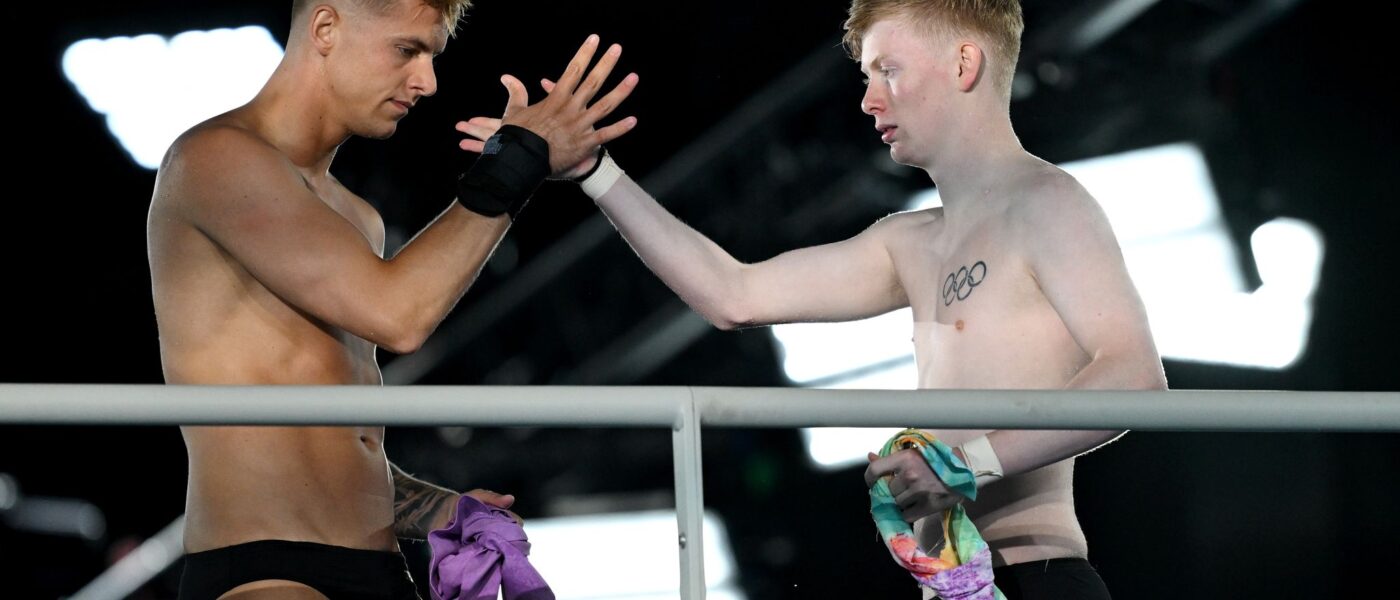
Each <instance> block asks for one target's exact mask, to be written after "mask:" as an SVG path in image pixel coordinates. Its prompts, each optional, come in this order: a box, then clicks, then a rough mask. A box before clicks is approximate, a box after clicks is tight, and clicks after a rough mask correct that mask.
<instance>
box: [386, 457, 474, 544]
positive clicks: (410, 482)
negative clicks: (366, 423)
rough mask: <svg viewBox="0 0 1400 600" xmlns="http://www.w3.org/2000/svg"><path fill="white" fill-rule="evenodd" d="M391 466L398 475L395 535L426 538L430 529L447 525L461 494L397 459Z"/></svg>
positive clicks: (391, 469) (396, 480)
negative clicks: (405, 467)
mask: <svg viewBox="0 0 1400 600" xmlns="http://www.w3.org/2000/svg"><path fill="white" fill-rule="evenodd" d="M389 470H390V472H391V473H392V474H393V477H394V534H395V535H397V536H399V537H405V538H413V539H426V538H427V537H428V533H429V532H431V531H433V530H434V529H441V528H443V527H446V526H447V522H448V521H450V520H451V519H452V513H453V511H455V510H456V507H457V499H458V498H459V497H460V494H458V493H457V492H454V491H452V490H449V489H446V488H441V487H438V486H435V485H432V484H430V483H427V482H424V481H420V480H418V479H414V478H413V477H411V476H409V475H408V474H407V473H404V472H403V470H402V469H400V468H398V466H396V465H394V464H393V463H390V464H389Z"/></svg>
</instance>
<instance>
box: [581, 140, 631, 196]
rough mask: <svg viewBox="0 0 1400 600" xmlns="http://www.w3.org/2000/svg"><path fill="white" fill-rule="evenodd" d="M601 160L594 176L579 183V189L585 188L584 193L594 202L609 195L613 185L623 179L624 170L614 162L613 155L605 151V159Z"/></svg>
mask: <svg viewBox="0 0 1400 600" xmlns="http://www.w3.org/2000/svg"><path fill="white" fill-rule="evenodd" d="M599 160H600V164H599V165H598V168H597V169H594V171H593V174H592V175H589V176H588V179H585V180H583V181H580V182H578V185H579V187H581V188H583V193H585V194H588V197H589V198H592V199H594V200H597V199H598V198H601V197H602V196H603V194H606V193H608V190H611V189H612V187H613V184H615V183H617V179H618V178H619V177H622V168H621V167H618V166H617V163H616V162H613V159H612V155H611V154H608V153H607V152H606V151H604V152H603V158H601V159H599Z"/></svg>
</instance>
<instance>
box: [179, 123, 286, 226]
mask: <svg viewBox="0 0 1400 600" xmlns="http://www.w3.org/2000/svg"><path fill="white" fill-rule="evenodd" d="M299 185H304V183H303V182H302V181H301V178H300V175H298V173H297V171H296V169H295V166H294V165H293V164H292V162H291V160H289V159H288V158H287V156H286V155H285V154H283V153H282V152H281V151H280V150H278V149H277V148H276V147H275V146H273V145H272V144H270V143H268V142H267V141H266V140H264V139H263V138H262V137H260V136H259V135H258V134H257V133H255V132H254V131H253V130H251V129H249V128H247V127H244V126H241V125H240V124H238V123H236V122H232V121H229V120H226V119H221V118H216V119H211V120H209V121H205V122H204V123H201V124H199V125H196V126H195V127H193V128H191V129H189V130H188V131H186V132H185V133H183V134H181V135H180V137H178V138H176V140H175V142H174V143H173V144H171V146H170V149H169V150H168V151H166V154H165V157H164V159H163V160H162V161H161V166H160V169H159V170H158V171H157V173H156V186H155V195H154V197H153V198H152V208H153V209H155V210H170V209H179V211H180V212H183V209H190V208H197V207H200V206H204V205H206V203H208V202H218V201H221V200H225V199H229V198H233V197H238V198H243V199H244V200H248V199H256V198H257V197H267V196H268V195H267V194H248V193H246V190H249V189H250V188H258V189H262V190H269V189H272V190H275V189H277V188H278V187H279V186H299Z"/></svg>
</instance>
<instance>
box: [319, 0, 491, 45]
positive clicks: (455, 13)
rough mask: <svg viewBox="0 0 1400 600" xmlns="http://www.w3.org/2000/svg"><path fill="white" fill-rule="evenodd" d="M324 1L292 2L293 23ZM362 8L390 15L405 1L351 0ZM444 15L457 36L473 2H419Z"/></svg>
mask: <svg viewBox="0 0 1400 600" xmlns="http://www.w3.org/2000/svg"><path fill="white" fill-rule="evenodd" d="M322 1H324V0H292V22H293V23H295V22H296V20H297V17H299V16H300V15H301V13H302V12H303V11H305V10H306V9H308V8H309V7H312V6H315V5H316V4H318V3H319V2H322ZM349 1H350V2H353V3H354V4H356V5H358V6H360V7H361V8H366V9H369V10H371V11H373V12H375V13H378V14H381V15H382V14H388V13H389V11H391V10H393V9H394V7H395V6H398V4H399V3H400V2H402V1H403V0H349ZM419 1H420V2H422V3H423V4H426V5H428V6H430V7H432V8H435V9H437V10H438V12H440V13H442V23H443V25H444V26H446V27H447V31H448V33H449V34H451V35H453V36H455V35H456V34H457V22H458V21H461V20H462V17H463V16H464V15H466V14H467V9H469V8H471V7H472V0H419Z"/></svg>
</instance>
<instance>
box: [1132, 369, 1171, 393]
mask: <svg viewBox="0 0 1400 600" xmlns="http://www.w3.org/2000/svg"><path fill="white" fill-rule="evenodd" d="M1137 389H1142V390H1156V391H1165V390H1166V389H1167V375H1166V373H1164V372H1162V367H1161V366H1160V363H1158V364H1157V365H1154V366H1153V367H1151V368H1149V369H1146V370H1145V371H1144V372H1143V373H1142V374H1141V375H1140V376H1139V378H1138V381H1137Z"/></svg>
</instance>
